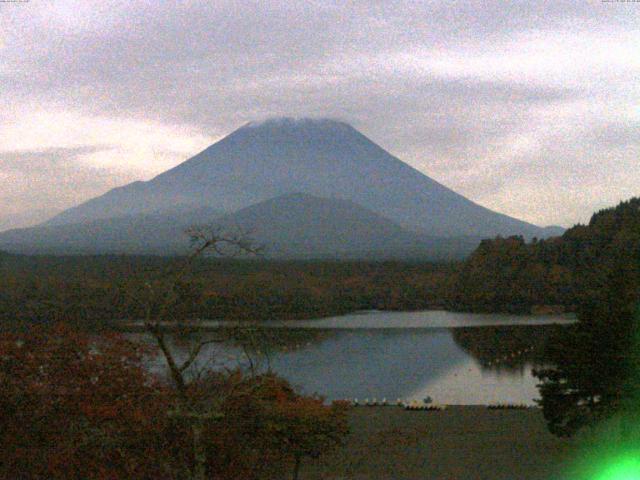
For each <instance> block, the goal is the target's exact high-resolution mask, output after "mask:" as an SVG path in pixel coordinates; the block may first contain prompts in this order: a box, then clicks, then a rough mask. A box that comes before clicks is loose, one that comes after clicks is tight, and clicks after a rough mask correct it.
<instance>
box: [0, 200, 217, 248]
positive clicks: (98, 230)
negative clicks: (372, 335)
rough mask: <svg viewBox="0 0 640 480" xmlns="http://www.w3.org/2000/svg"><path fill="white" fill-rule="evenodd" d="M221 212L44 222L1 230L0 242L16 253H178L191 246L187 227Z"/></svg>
mask: <svg viewBox="0 0 640 480" xmlns="http://www.w3.org/2000/svg"><path fill="white" fill-rule="evenodd" d="M220 215H221V213H220V212H219V211H216V210H213V209H211V208H206V207H203V208H198V209H192V210H179V211H175V212H171V213H156V214H137V215H125V216H122V217H116V218H102V219H98V220H92V221H85V222H82V223H74V224H64V225H43V226H39V227H32V228H21V229H15V230H8V231H6V232H2V233H0V245H2V247H1V248H3V249H6V250H7V251H10V252H13V253H27V254H34V253H38V254H78V253H81V254H88V253H91V254H93V253H130V254H157V255H166V254H175V253H182V252H184V251H185V248H186V247H187V246H188V239H187V237H186V236H185V234H184V231H185V229H186V228H188V227H190V226H192V225H194V224H202V223H211V222H213V221H214V220H215V219H216V218H218V217H219V216H220Z"/></svg>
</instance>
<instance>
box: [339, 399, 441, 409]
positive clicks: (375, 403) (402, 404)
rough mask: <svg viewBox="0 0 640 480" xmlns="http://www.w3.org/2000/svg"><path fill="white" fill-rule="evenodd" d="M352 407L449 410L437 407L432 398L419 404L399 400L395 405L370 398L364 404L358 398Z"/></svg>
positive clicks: (414, 401) (385, 400)
mask: <svg viewBox="0 0 640 480" xmlns="http://www.w3.org/2000/svg"><path fill="white" fill-rule="evenodd" d="M351 405H353V406H354V407H358V406H363V407H389V406H395V407H401V408H404V409H405V410H426V411H438V412H440V411H443V410H446V409H447V406H446V405H437V404H434V403H431V398H429V397H428V398H426V399H425V400H423V401H422V402H418V401H417V400H413V401H411V402H404V401H402V400H400V399H399V398H398V399H397V400H396V401H395V403H393V402H388V401H387V399H386V398H383V399H382V400H380V401H378V400H376V399H375V398H374V399H373V400H369V399H368V398H365V399H364V402H360V401H358V399H357V398H354V399H353V401H352V402H351Z"/></svg>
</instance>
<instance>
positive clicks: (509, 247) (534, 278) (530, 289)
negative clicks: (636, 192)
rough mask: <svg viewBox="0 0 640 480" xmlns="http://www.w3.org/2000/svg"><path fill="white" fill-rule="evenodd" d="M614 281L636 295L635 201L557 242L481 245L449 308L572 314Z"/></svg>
mask: <svg viewBox="0 0 640 480" xmlns="http://www.w3.org/2000/svg"><path fill="white" fill-rule="evenodd" d="M620 281H623V282H632V283H633V282H636V284H635V287H634V288H635V290H636V291H640V198H633V199H631V200H629V201H626V202H622V203H620V204H619V205H618V206H616V207H613V208H608V209H605V210H602V211H600V212H597V213H595V214H594V215H593V216H592V217H591V221H590V222H589V224H588V225H576V226H574V227H573V228H570V229H569V230H567V231H566V232H565V233H564V234H563V235H562V236H561V237H557V238H551V239H549V240H540V241H536V242H531V243H526V242H525V241H524V239H523V238H522V237H510V238H497V239H494V240H483V241H482V243H481V244H480V246H479V247H478V249H477V250H476V251H475V252H473V254H472V255H471V256H470V257H469V258H468V259H467V260H466V261H465V263H464V264H463V266H462V267H461V269H460V272H459V274H458V275H457V281H456V284H457V288H456V292H455V295H454V299H453V304H454V305H455V307H457V308H462V309H467V310H474V311H479V310H480V311H482V310H484V311H504V310H511V311H517V312H523V311H529V310H530V309H531V308H532V307H533V306H535V305H545V304H546V305H557V306H560V307H563V308H565V309H567V310H573V309H576V308H577V307H578V306H579V305H580V304H582V302H583V300H584V299H586V298H590V299H592V298H593V297H594V295H596V292H600V291H605V290H606V289H603V286H605V285H608V286H609V287H610V286H611V285H612V283H614V282H620ZM634 288H624V289H622V288H621V289H620V292H622V291H634ZM621 300H622V299H621ZM627 301H628V302H629V303H630V304H633V303H634V302H637V301H638V298H629V299H628V300H627Z"/></svg>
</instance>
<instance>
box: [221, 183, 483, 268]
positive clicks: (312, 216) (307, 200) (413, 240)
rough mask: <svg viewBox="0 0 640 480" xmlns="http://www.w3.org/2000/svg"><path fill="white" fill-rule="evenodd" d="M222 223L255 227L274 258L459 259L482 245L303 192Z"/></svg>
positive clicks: (275, 200) (258, 239) (267, 203)
mask: <svg viewBox="0 0 640 480" xmlns="http://www.w3.org/2000/svg"><path fill="white" fill-rule="evenodd" d="M218 223H219V224H221V225H225V226H228V227H233V226H239V227H241V228H243V229H252V232H253V233H252V236H253V237H254V238H255V239H256V241H257V242H258V243H261V244H263V245H264V246H265V253H266V255H267V256H272V257H294V258H372V257H374V258H398V257H401V258H411V257H414V258H429V259H454V258H456V259H459V258H462V257H463V256H465V255H467V254H469V253H470V252H471V251H472V250H473V249H474V248H475V247H476V246H477V245H478V243H479V241H480V239H479V238H471V237H466V238H458V239H454V240H452V239H448V240H447V241H445V239H442V238H437V237H429V236H426V235H419V234H416V233H413V232H409V231H406V230H404V229H402V228H401V227H400V226H398V225H397V224H395V223H394V222H392V221H390V220H389V219H387V218H385V217H383V216H382V215H379V214H377V213H374V212H372V211H370V210H368V209H366V208H363V207H361V206H359V205H357V204H355V203H353V202H350V201H346V200H333V199H327V198H319V197H314V196H311V195H305V194H301V193H298V194H291V195H284V196H281V197H277V198H274V199H270V200H267V201H264V202H261V203H258V204H256V205H252V206H250V207H247V208H244V209H242V210H240V211H238V212H236V213H234V214H231V215H228V216H226V217H222V218H220V219H219V221H218Z"/></svg>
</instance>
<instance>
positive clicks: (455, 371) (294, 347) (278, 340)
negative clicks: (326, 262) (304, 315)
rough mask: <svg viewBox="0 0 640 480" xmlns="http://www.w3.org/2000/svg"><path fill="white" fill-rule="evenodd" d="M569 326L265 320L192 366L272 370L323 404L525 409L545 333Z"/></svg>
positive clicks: (430, 314) (360, 317)
mask: <svg viewBox="0 0 640 480" xmlns="http://www.w3.org/2000/svg"><path fill="white" fill-rule="evenodd" d="M573 321H574V320H573V318H572V317H570V316H520V315H518V316H515V315H484V314H468V313H452V312H445V311H425V312H377V311H376V312H361V313H357V314H350V315H344V316H340V317H332V318H325V319H319V320H309V321H302V322H300V321H297V322H273V323H270V324H268V325H266V326H265V327H264V328H256V329H251V330H248V331H239V332H236V331H235V330H229V331H233V332H235V333H234V336H235V337H236V338H235V340H229V341H226V342H222V343H216V344H211V345H208V346H207V347H205V349H203V352H202V354H201V356H200V357H199V360H200V361H199V362H198V365H197V366H196V369H201V368H221V367H229V368H234V367H240V368H245V369H248V368H254V369H257V370H265V369H267V368H271V370H273V371H275V372H277V373H278V374H280V375H282V376H283V377H285V378H287V379H288V380H289V381H290V382H291V383H292V384H293V385H295V386H297V387H298V388H299V389H300V390H302V391H303V392H305V393H309V394H312V393H317V394H319V395H322V396H324V397H325V398H327V399H328V400H334V399H354V398H357V399H358V400H359V401H361V402H362V401H364V400H365V399H370V400H371V399H373V398H376V399H377V400H381V399H383V398H386V399H387V400H389V401H395V400H396V398H400V399H403V400H405V401H410V400H422V399H424V398H425V397H427V396H430V397H431V398H432V399H433V401H434V402H435V403H443V404H489V403H501V402H502V403H504V402H512V403H525V404H533V403H534V399H536V398H538V391H537V388H536V383H537V379H536V378H535V377H533V376H532V373H531V372H532V369H533V368H536V367H540V366H544V364H545V345H546V343H547V340H548V338H549V335H550V334H551V333H552V331H553V330H554V329H558V328H563V326H562V325H565V324H568V323H571V322H573ZM219 325H221V324H219ZM213 326H214V325H212V324H210V325H209V327H213ZM223 330H224V331H226V330H228V329H224V328H221V330H220V331H223ZM214 335H218V334H216V333H215V331H209V332H203V333H202V334H201V336H203V337H205V338H207V337H209V338H211V337H212V336H214ZM188 342H189V339H185V340H178V339H176V340H174V348H175V349H176V350H177V351H178V352H180V355H181V356H186V355H187V351H188V350H187V349H188ZM150 368H152V369H153V370H156V371H163V370H164V369H165V366H164V363H163V359H162V358H156V359H154V360H151V361H150Z"/></svg>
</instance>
